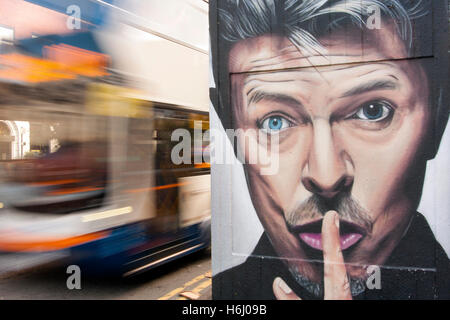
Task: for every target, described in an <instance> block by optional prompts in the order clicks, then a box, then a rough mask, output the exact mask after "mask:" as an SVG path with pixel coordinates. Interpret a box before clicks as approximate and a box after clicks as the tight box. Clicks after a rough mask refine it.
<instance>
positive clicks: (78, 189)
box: [46, 187, 104, 196]
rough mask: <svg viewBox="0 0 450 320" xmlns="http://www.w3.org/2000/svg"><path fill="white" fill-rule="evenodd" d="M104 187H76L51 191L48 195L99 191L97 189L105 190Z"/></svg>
mask: <svg viewBox="0 0 450 320" xmlns="http://www.w3.org/2000/svg"><path fill="white" fill-rule="evenodd" d="M103 189H104V188H89V187H83V188H76V189H67V190H57V191H50V192H47V193H46V195H48V196H61V195H65V194H74V193H81V192H89V191H97V190H103Z"/></svg>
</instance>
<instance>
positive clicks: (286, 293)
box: [272, 277, 302, 300]
mask: <svg viewBox="0 0 450 320" xmlns="http://www.w3.org/2000/svg"><path fill="white" fill-rule="evenodd" d="M272 288H273V294H274V295H275V297H276V298H277V300H302V299H300V298H299V297H298V296H297V295H296V294H295V293H294V291H292V289H291V288H289V286H288V285H287V284H286V282H284V281H283V279H281V278H279V277H277V278H275V280H274V281H273V284H272Z"/></svg>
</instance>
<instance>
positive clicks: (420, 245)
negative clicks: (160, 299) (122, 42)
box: [210, 0, 450, 299]
mask: <svg viewBox="0 0 450 320" xmlns="http://www.w3.org/2000/svg"><path fill="white" fill-rule="evenodd" d="M447 8H448V3H447V1H444V2H442V3H438V2H434V1H433V2H432V1H419V0H418V1H402V0H399V1H390V4H389V6H384V5H383V4H382V3H381V2H378V1H351V0H347V1H333V0H329V1H326V0H324V1H300V0H299V1H281V0H277V1H276V0H273V1H269V0H261V1H233V0H229V1H211V2H210V31H211V44H212V45H211V50H212V51H211V57H212V60H211V66H212V68H211V71H212V72H211V75H210V87H211V88H213V89H212V90H211V97H210V98H211V103H212V105H211V127H212V129H214V130H216V132H217V139H216V140H217V141H220V143H216V145H215V152H213V155H215V157H216V159H215V160H216V161H214V157H213V167H212V214H213V221H212V230H213V251H212V254H213V275H214V276H213V298H218V299H294V298H296V297H300V298H302V299H317V298H324V297H325V298H327V299H332V298H334V299H341V298H353V299H386V298H387V299H394V298H403V299H411V298H423V299H432V298H443V297H448V296H447V295H448V294H449V292H450V263H449V260H448V253H449V251H450V238H449V236H448V230H449V228H450V223H449V214H448V211H449V206H450V204H449V202H448V197H447V196H446V195H447V194H448V190H449V183H448V181H449V179H448V177H449V171H448V153H449V152H448V151H449V144H448V141H449V133H448V130H447V132H446V133H445V134H443V132H444V129H445V128H446V125H447V120H448V97H447V91H448V90H447V89H448V33H447V32H448V30H447V29H448V13H447V11H446V9H447ZM225 130H228V131H227V132H228V133H229V134H235V135H236V136H237V139H227V138H226V135H225ZM229 130H234V131H229ZM236 130H240V131H241V133H242V134H246V137H244V136H241V135H240V133H237V132H236ZM442 136H443V138H442V140H441V137H442ZM275 146H277V147H275ZM230 153H231V154H232V155H236V157H237V158H239V160H240V161H234V162H233V163H228V164H227V163H226V164H223V161H220V160H219V161H218V158H220V159H222V158H224V157H223V154H230ZM436 153H437V155H436ZM255 154H256V155H258V156H256V157H254V158H253V159H252V158H251V156H250V155H255ZM236 157H234V158H233V159H234V160H235V159H236ZM255 158H256V159H255ZM268 164H269V165H268ZM268 167H270V168H271V169H273V170H269V171H270V172H269V173H267V170H266V172H265V173H264V170H263V169H267V168H268ZM331 210H333V211H336V212H337V218H338V220H339V228H338V229H337V228H335V227H333V225H332V224H330V223H329V222H330V221H332V220H333V219H334V216H333V213H331V212H329V211H331ZM335 252H338V254H335ZM324 257H326V258H325V259H324ZM333 262H334V263H333ZM336 265H337V266H338V267H334V269H333V266H336ZM330 268H331V269H330ZM327 270H328V271H330V270H334V271H333V272H326V271H327ZM330 274H331V276H330ZM280 279H281V280H280ZM330 283H335V284H336V283H337V284H343V285H342V288H344V289H342V290H340V291H338V292H337V293H336V292H332V291H331V290H329V289H328V291H327V288H329V284H330ZM346 283H348V284H347V285H346ZM286 287H289V288H290V289H292V291H290V290H283V289H286Z"/></svg>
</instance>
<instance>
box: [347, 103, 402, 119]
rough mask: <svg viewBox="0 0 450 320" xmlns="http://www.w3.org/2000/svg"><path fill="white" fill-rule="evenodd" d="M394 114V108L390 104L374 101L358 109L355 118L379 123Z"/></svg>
mask: <svg viewBox="0 0 450 320" xmlns="http://www.w3.org/2000/svg"><path fill="white" fill-rule="evenodd" d="M393 112H394V110H393V108H392V107H391V106H390V105H389V104H388V103H386V102H382V101H373V102H369V103H366V104H364V105H363V106H362V107H361V108H360V109H358V111H357V112H356V113H355V114H354V116H353V118H355V119H360V120H366V121H372V122H377V121H382V120H384V119H386V118H388V117H390V116H391V115H392V113H393Z"/></svg>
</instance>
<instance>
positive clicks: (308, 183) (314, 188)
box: [303, 178, 323, 193]
mask: <svg viewBox="0 0 450 320" xmlns="http://www.w3.org/2000/svg"><path fill="white" fill-rule="evenodd" d="M303 184H304V185H305V187H306V189H308V190H309V191H310V192H312V193H322V192H323V190H322V188H320V187H319V185H318V184H317V183H315V182H314V181H313V180H312V179H309V178H308V179H305V180H304V181H303Z"/></svg>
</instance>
